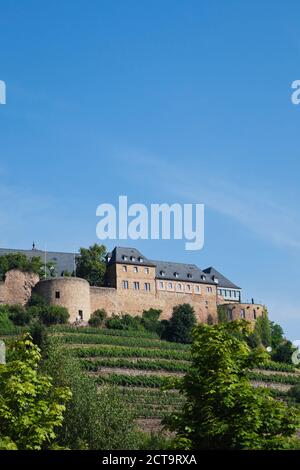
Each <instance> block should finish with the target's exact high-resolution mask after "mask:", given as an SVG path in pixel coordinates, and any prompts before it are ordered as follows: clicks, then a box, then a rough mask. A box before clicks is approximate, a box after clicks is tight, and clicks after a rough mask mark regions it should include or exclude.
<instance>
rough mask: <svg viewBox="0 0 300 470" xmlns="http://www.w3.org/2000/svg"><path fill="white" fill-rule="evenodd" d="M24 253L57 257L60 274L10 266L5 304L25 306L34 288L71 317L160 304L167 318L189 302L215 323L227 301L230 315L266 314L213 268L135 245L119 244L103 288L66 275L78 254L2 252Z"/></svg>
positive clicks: (2, 290) (3, 286)
mask: <svg viewBox="0 0 300 470" xmlns="http://www.w3.org/2000/svg"><path fill="white" fill-rule="evenodd" d="M7 253H22V254H25V255H26V256H27V257H28V258H32V257H33V256H40V258H41V259H45V261H47V262H49V261H51V262H53V264H54V265H55V267H56V270H57V272H58V274H59V275H58V276H57V277H49V278H46V279H40V278H39V276H38V275H37V274H34V273H24V272H21V271H18V270H11V271H9V272H7V273H6V277H5V280H4V281H3V282H0V303H5V304H21V305H26V303H27V302H28V300H29V299H30V296H31V294H32V292H36V293H38V294H39V295H41V296H43V297H44V298H45V300H46V301H47V302H48V303H49V304H50V305H60V306H63V307H66V308H67V309H68V311H69V314H70V322H72V323H73V322H75V321H78V320H80V321H82V322H83V323H84V322H86V321H88V320H89V318H90V316H91V314H92V313H93V312H94V311H95V310H97V309H102V308H103V309H105V310H106V312H107V313H108V315H109V316H111V315H112V314H119V313H130V314H132V315H142V313H143V310H147V309H149V308H155V309H160V310H161V311H162V314H161V318H162V319H168V318H170V316H171V315H172V311H173V307H174V306H176V305H179V304H183V303H189V304H190V305H192V306H193V308H194V310H195V315H196V317H197V320H198V321H199V322H202V323H207V322H208V323H215V322H216V321H217V319H218V306H219V305H224V308H225V313H226V315H227V318H228V320H235V319H238V318H244V319H246V320H249V321H255V320H256V318H258V317H259V316H261V315H262V313H263V309H264V307H263V306H262V305H260V304H255V303H254V302H252V303H251V304H247V303H243V302H242V295H241V288H240V287H238V286H237V285H235V284H234V283H233V282H231V281H230V280H229V279H227V278H226V277H225V276H223V275H222V274H221V273H220V272H218V271H217V270H216V269H214V268H213V267H209V268H207V269H203V270H201V269H200V268H199V267H197V266H196V265H195V264H184V263H175V262H168V261H154V260H150V259H147V258H146V257H145V256H144V255H142V253H140V252H139V251H138V250H137V249H135V248H124V247H115V248H114V249H113V251H112V252H111V253H109V254H108V256H107V259H106V272H105V283H104V287H95V286H91V285H90V284H89V283H88V281H86V280H85V279H82V278H78V277H74V276H72V277H67V276H64V273H65V272H67V271H68V272H72V271H74V266H75V255H74V254H73V253H59V252H48V253H45V252H43V251H40V250H36V249H35V248H34V247H33V249H32V250H12V249H0V256H1V255H5V254H7Z"/></svg>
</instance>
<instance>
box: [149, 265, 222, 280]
mask: <svg viewBox="0 0 300 470" xmlns="http://www.w3.org/2000/svg"><path fill="white" fill-rule="evenodd" d="M153 263H155V265H156V278H157V279H168V280H174V281H189V282H198V283H202V284H214V281H213V280H212V279H211V277H210V276H209V275H207V274H206V273H204V272H203V271H202V270H201V269H200V268H198V266H196V265H195V264H185V263H173V262H170V261H153Z"/></svg>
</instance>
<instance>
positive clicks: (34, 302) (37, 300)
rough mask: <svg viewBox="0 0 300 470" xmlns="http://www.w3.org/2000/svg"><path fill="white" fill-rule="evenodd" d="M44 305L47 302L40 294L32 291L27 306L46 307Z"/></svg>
mask: <svg viewBox="0 0 300 470" xmlns="http://www.w3.org/2000/svg"><path fill="white" fill-rule="evenodd" d="M46 306H47V302H46V300H45V298H44V297H43V296H42V295H40V294H37V293H36V292H32V294H31V297H30V299H29V302H28V307H46Z"/></svg>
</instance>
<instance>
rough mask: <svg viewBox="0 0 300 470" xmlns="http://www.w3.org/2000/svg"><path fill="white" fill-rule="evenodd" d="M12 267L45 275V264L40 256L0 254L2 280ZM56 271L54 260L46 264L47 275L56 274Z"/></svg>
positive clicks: (0, 275) (0, 276)
mask: <svg viewBox="0 0 300 470" xmlns="http://www.w3.org/2000/svg"><path fill="white" fill-rule="evenodd" d="M11 269H18V270H20V271H23V272H33V273H36V274H39V275H45V264H44V263H43V261H42V260H41V258H40V257H39V256H33V257H32V258H27V256H26V255H24V254H23V253H8V254H6V255H2V256H0V280H2V281H3V280H4V279H5V275H6V273H7V272H8V271H10V270H11ZM55 273H56V271H55V266H54V264H53V262H48V263H47V264H46V275H47V276H49V275H50V276H54V275H55Z"/></svg>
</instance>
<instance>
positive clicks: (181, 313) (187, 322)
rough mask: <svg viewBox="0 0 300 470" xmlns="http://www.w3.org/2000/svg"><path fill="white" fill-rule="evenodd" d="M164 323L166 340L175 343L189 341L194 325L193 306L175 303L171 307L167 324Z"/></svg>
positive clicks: (190, 340)
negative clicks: (170, 315)
mask: <svg viewBox="0 0 300 470" xmlns="http://www.w3.org/2000/svg"><path fill="white" fill-rule="evenodd" d="M164 325H165V331H164V335H165V337H166V339H167V340H169V341H174V342H176V343H191V342H192V330H193V328H194V326H195V325H196V317H195V312H194V309H193V307H192V306H191V305H190V304H182V305H177V306H176V307H174V308H173V314H172V317H171V319H170V321H169V324H168V325H166V324H164Z"/></svg>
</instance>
